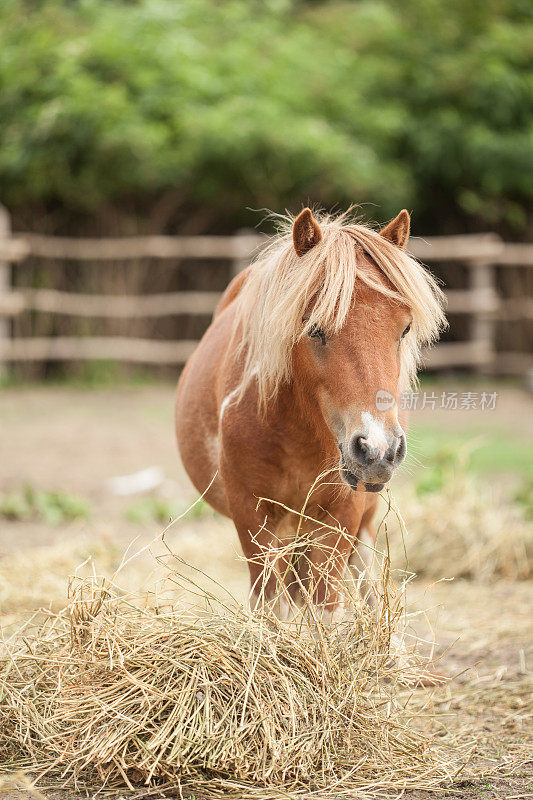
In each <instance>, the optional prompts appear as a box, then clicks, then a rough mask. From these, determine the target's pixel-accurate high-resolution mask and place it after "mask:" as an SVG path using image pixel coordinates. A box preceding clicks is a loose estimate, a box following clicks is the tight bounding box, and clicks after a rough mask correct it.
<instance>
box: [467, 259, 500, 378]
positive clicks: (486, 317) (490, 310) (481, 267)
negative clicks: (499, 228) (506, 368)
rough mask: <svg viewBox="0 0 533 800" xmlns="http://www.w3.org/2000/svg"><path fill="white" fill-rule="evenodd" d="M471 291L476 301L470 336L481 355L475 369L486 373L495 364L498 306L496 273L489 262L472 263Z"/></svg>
mask: <svg viewBox="0 0 533 800" xmlns="http://www.w3.org/2000/svg"><path fill="white" fill-rule="evenodd" d="M469 267H470V289H471V291H472V293H473V295H474V299H475V301H476V307H475V310H474V311H472V321H471V325H470V336H471V340H472V343H473V345H474V349H475V351H476V352H477V354H479V356H480V357H479V356H478V357H479V360H477V359H476V364H475V365H474V369H475V370H476V372H485V371H486V370H487V367H488V368H490V367H491V366H492V364H493V363H494V356H495V333H496V321H495V318H494V312H495V310H496V308H497V304H498V295H497V292H496V272H495V267H494V264H491V263H490V262H489V261H471V262H470V264H469Z"/></svg>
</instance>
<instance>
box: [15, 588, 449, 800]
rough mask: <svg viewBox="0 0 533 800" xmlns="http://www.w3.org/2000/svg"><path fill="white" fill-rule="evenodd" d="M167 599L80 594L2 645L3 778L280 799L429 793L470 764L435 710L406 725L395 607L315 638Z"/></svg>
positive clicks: (409, 716)
mask: <svg viewBox="0 0 533 800" xmlns="http://www.w3.org/2000/svg"><path fill="white" fill-rule="evenodd" d="M158 597H159V595H152V596H150V597H148V596H145V597H144V598H141V597H137V598H135V597H132V596H125V595H121V594H120V593H119V592H117V591H116V590H115V589H114V588H113V586H112V585H111V584H110V583H109V582H102V581H99V580H96V579H83V580H79V581H77V582H76V584H75V588H74V591H73V592H72V593H71V598H70V601H69V604H68V605H67V607H66V608H65V609H64V610H63V611H62V612H60V613H58V614H52V613H51V612H50V613H49V615H48V619H47V621H46V622H45V623H44V625H42V626H41V627H40V628H38V629H37V630H35V631H33V632H30V630H29V629H27V630H26V631H25V632H24V633H23V634H22V635H19V636H18V637H17V638H16V639H14V640H13V641H11V642H10V643H8V644H7V645H6V646H5V652H4V653H3V654H2V657H1V662H0V691H1V694H2V704H1V707H0V723H1V724H0V748H1V751H2V753H3V755H4V758H3V769H4V771H7V770H17V769H19V770H20V769H22V770H26V771H28V772H31V773H32V774H35V773H41V777H42V774H47V775H49V776H54V778H60V779H61V781H62V782H63V784H64V785H65V786H74V787H81V786H85V787H90V786H93V787H94V786H100V787H101V786H102V785H103V786H105V787H107V788H112V787H119V786H120V787H124V786H127V787H129V788H130V789H132V788H134V787H135V786H138V785H139V784H149V785H152V784H156V785H158V786H161V787H164V786H173V787H176V786H179V787H180V788H189V789H190V790H192V791H194V792H198V791H201V792H206V793H208V794H211V793H212V794H217V793H225V792H229V791H231V790H234V791H235V792H237V793H239V796H243V793H246V794H248V793H249V794H251V795H252V794H253V795H254V796H272V797H274V796H276V797H279V796H280V792H282V791H283V792H289V791H290V792H294V793H299V792H304V791H305V792H308V791H313V790H322V791H323V792H325V791H327V790H331V791H332V792H334V793H336V794H337V795H338V793H340V792H341V791H343V792H348V791H350V792H355V791H357V792H363V793H364V792H365V791H368V792H370V791H375V790H379V789H382V790H383V791H384V792H386V791H387V790H400V789H402V788H403V787H419V788H432V787H433V788H434V787H436V786H441V785H443V783H450V782H451V780H452V779H453V776H454V774H455V773H456V772H457V770H458V769H460V768H461V763H462V762H461V759H462V758H464V750H463V751H462V754H461V751H458V750H453V748H452V749H450V747H448V748H445V747H444V746H443V745H442V744H441V745H439V746H437V745H436V744H435V741H434V736H433V734H431V733H430V732H429V725H430V721H429V720H430V717H431V714H430V713H429V712H428V708H427V707H426V708H425V709H422V712H421V710H420V708H421V707H420V705H418V707H417V709H418V712H417V709H415V710H414V711H413V710H410V706H409V704H408V702H407V694H410V693H411V692H412V690H411V689H409V690H408V691H406V690H405V687H404V686H402V683H403V681H404V680H405V679H406V678H407V677H409V676H410V674H409V673H410V670H409V668H408V667H407V666H405V667H403V668H402V667H401V666H400V665H399V664H398V663H395V662H394V660H393V659H391V657H390V655H389V644H390V637H391V623H392V622H394V621H395V620H396V621H397V618H398V616H399V613H400V609H399V607H398V606H397V605H396V606H395V605H394V604H392V605H391V604H385V606H384V609H383V614H382V615H381V617H380V619H379V620H376V618H375V617H374V616H372V615H371V614H370V613H369V612H368V611H367V610H366V607H365V606H363V605H362V604H361V603H359V604H358V605H356V607H355V609H354V614H353V621H351V623H350V627H349V630H346V629H345V628H343V627H341V626H339V627H337V628H333V629H332V631H331V632H327V631H326V630H325V629H323V628H322V626H321V625H320V624H318V625H317V628H316V631H317V636H316V638H313V637H311V636H310V635H309V631H308V630H306V629H305V626H298V625H295V624H292V625H291V624H288V623H277V622H276V621H275V620H274V619H272V618H265V617H264V616H261V615H258V614H257V613H254V614H251V613H249V612H247V611H246V610H244V609H242V608H240V609H239V608H236V607H227V608H225V609H224V610H223V612H222V613H219V612H215V611H213V610H212V609H211V610H210V611H208V610H205V611H204V612H203V613H198V612H196V613H192V612H191V611H187V610H185V609H184V608H182V609H179V608H177V607H176V606H175V605H174V606H168V607H167V608H164V607H163V606H162V604H161V601H160V600H159V599H158ZM204 599H206V600H208V599H209V598H204ZM417 713H419V714H420V717H419V718H417ZM460 762H461V763H460Z"/></svg>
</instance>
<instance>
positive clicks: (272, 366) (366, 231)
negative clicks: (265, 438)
mask: <svg viewBox="0 0 533 800" xmlns="http://www.w3.org/2000/svg"><path fill="white" fill-rule="evenodd" d="M315 217H316V219H317V222H318V224H319V226H320V229H321V232H322V239H321V241H320V242H319V243H318V244H316V245H315V246H314V247H313V248H312V249H311V250H309V251H308V252H307V253H305V254H304V255H303V256H298V255H297V254H296V252H295V250H294V246H293V241H292V225H293V218H292V217H291V216H290V215H286V216H283V217H277V218H276V219H277V221H278V228H279V230H278V234H277V235H275V236H274V237H272V240H271V241H270V243H269V244H268V246H267V247H266V248H265V249H263V251H262V252H261V253H260V255H259V256H258V257H257V259H256V261H255V263H254V265H253V267H252V269H251V270H250V273H249V275H248V277H247V279H246V281H245V283H244V285H243V287H242V289H241V291H240V294H239V296H238V297H237V300H236V303H237V307H236V317H235V327H234V342H235V346H236V347H237V349H238V350H240V351H242V353H243V357H244V368H243V375H242V381H241V384H240V387H239V391H238V397H236V400H238V399H239V398H240V397H242V395H243V394H244V392H245V391H246V389H247V387H248V386H249V384H250V382H251V381H252V380H255V381H256V382H257V391H258V398H259V404H260V407H261V408H262V409H263V410H264V409H265V408H266V406H267V403H268V401H269V400H271V399H272V398H273V397H274V396H275V395H276V393H277V391H278V389H279V387H280V386H281V384H282V383H284V382H286V381H288V380H289V379H290V377H291V368H292V350H293V347H294V345H295V344H296V343H297V341H298V340H299V339H300V338H302V337H303V336H305V335H307V333H308V332H309V330H310V329H311V328H312V327H313V326H317V327H320V328H322V329H324V330H325V331H327V332H329V333H335V332H338V331H339V330H340V329H341V328H342V326H343V324H344V321H345V319H346V316H347V314H348V312H349V310H350V308H351V306H352V303H353V297H354V293H355V288H356V281H357V279H359V280H362V281H363V282H365V283H366V284H368V285H369V286H371V287H372V288H374V289H376V290H377V291H378V292H380V293H381V294H383V295H386V296H388V297H390V298H392V299H395V300H398V301H399V302H401V303H404V304H405V305H407V306H408V307H409V309H410V310H411V313H412V317H413V321H412V324H411V333H410V334H409V336H408V337H406V339H405V341H404V342H403V344H402V365H401V376H400V384H401V385H400V388H401V389H402V390H405V389H408V388H409V387H410V386H411V385H412V384H413V382H414V381H415V380H416V372H417V367H418V364H419V362H420V353H421V348H422V347H424V346H428V345H430V344H431V343H432V342H434V341H435V339H436V338H437V337H438V334H439V331H440V330H441V329H442V328H443V326H444V325H445V316H444V311H443V301H444V295H443V293H442V292H441V290H440V289H439V287H438V285H437V282H436V281H435V279H434V278H433V276H432V275H431V274H430V273H429V272H428V271H427V270H426V269H425V268H424V267H423V266H422V265H421V264H420V263H419V262H418V261H416V260H415V259H414V258H412V257H411V256H409V255H408V254H407V253H406V252H405V251H404V250H401V249H400V248H398V247H397V246H396V245H394V244H392V243H391V242H389V241H388V240H387V239H385V238H384V237H382V236H380V234H379V233H378V232H377V231H375V230H372V229H371V228H369V227H367V226H365V225H361V224H359V223H358V222H357V220H356V219H354V216H353V213H352V210H351V209H350V210H349V211H348V212H346V213H344V214H341V215H338V216H331V215H326V214H322V213H319V214H315ZM361 253H364V254H366V255H367V256H369V257H370V258H371V259H372V261H373V262H374V263H375V264H376V266H377V267H378V269H379V270H380V271H381V272H382V273H383V275H384V276H385V277H386V278H388V281H389V282H390V284H392V286H393V287H394V288H393V289H390V288H389V287H388V286H387V285H386V282H381V281H376V279H375V278H373V277H372V274H371V273H369V272H368V271H365V270H364V269H362V268H360V264H359V265H358V261H359V262H360V259H361Z"/></svg>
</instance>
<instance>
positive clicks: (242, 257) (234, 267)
mask: <svg viewBox="0 0 533 800" xmlns="http://www.w3.org/2000/svg"><path fill="white" fill-rule="evenodd" d="M233 240H234V242H235V256H234V258H233V261H232V263H231V277H232V278H234V277H235V276H236V275H238V274H239V272H242V271H243V269H246V267H247V266H248V265H249V263H250V261H251V260H252V255H253V252H254V250H255V248H256V247H257V244H258V241H259V237H258V236H257V234H256V233H254V232H253V231H251V230H250V229H249V228H240V229H239V230H238V231H235V233H234V234H233Z"/></svg>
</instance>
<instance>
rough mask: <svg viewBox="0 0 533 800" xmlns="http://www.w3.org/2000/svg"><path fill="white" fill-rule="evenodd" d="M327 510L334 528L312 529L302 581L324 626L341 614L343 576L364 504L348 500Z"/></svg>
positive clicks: (336, 619) (343, 598)
mask: <svg viewBox="0 0 533 800" xmlns="http://www.w3.org/2000/svg"><path fill="white" fill-rule="evenodd" d="M328 510H329V513H330V515H331V517H332V518H333V519H335V520H336V522H337V525H336V527H335V529H332V528H331V527H325V528H324V529H322V530H318V531H315V535H314V539H315V541H314V542H313V544H312V546H311V548H310V551H309V562H310V563H309V565H308V579H307V581H306V585H307V592H308V595H309V599H310V600H311V602H312V603H313V605H314V606H315V608H316V609H317V610H318V611H319V612H320V619H321V621H322V624H324V625H328V624H331V623H335V622H337V621H339V620H341V619H342V617H343V616H344V614H345V610H346V600H347V598H346V591H345V583H344V577H345V574H346V570H347V568H348V562H349V558H350V555H351V553H352V552H353V549H354V540H355V538H356V536H357V531H358V529H359V526H360V524H361V519H362V516H363V511H364V507H363V503H362V502H358V503H354V502H350V503H349V504H346V506H344V507H340V508H335V509H328Z"/></svg>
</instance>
